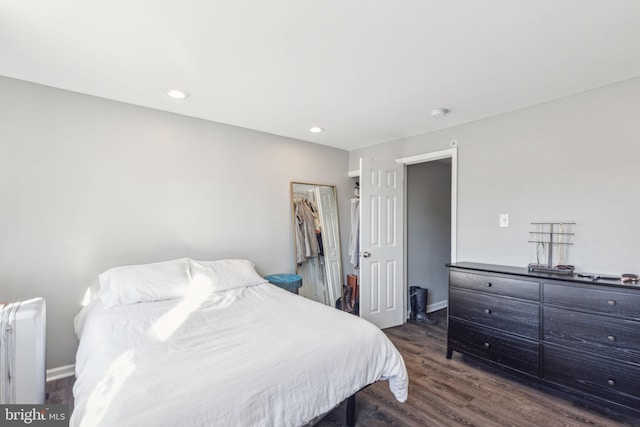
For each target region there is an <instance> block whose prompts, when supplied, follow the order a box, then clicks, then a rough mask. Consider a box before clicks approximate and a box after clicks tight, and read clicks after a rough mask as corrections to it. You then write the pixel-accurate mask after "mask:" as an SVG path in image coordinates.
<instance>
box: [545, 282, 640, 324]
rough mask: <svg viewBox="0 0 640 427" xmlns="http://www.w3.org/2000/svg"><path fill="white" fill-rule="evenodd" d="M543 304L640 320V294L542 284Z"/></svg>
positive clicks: (599, 288)
mask: <svg viewBox="0 0 640 427" xmlns="http://www.w3.org/2000/svg"><path fill="white" fill-rule="evenodd" d="M543 293H544V302H545V304H554V305H561V306H564V307H567V308H571V309H576V310H588V311H594V312H598V313H604V314H611V315H614V316H622V317H631V318H635V319H640V294H639V293H630V292H624V291H619V290H617V289H614V288H611V289H608V288H606V286H600V287H598V288H589V287H585V286H581V287H577V286H567V285H561V284H557V283H544V290H543Z"/></svg>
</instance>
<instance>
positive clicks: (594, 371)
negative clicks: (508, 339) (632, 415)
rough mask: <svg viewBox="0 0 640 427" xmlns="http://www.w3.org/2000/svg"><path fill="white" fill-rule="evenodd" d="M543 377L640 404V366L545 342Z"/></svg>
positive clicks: (623, 402) (633, 405)
mask: <svg viewBox="0 0 640 427" xmlns="http://www.w3.org/2000/svg"><path fill="white" fill-rule="evenodd" d="M543 352H544V362H543V366H544V373H543V376H544V379H545V380H546V381H549V382H552V383H555V384H558V385H561V386H565V387H569V388H572V389H574V390H578V391H582V392H585V393H588V394H591V395H594V396H598V397H600V398H602V399H605V400H609V401H612V402H616V403H618V404H620V405H624V406H627V407H630V408H637V407H638V405H640V366H638V365H633V364H630V363H624V362H616V361H613V360H607V359H602V358H596V357H592V356H590V355H588V354H586V353H583V352H581V351H573V350H565V349H561V348H558V347H555V346H553V345H551V344H545V345H544V350H543Z"/></svg>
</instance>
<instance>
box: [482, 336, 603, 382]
mask: <svg viewBox="0 0 640 427" xmlns="http://www.w3.org/2000/svg"><path fill="white" fill-rule="evenodd" d="M484 348H489V343H488V342H486V343H484ZM609 381H611V380H609Z"/></svg>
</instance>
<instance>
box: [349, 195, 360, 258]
mask: <svg viewBox="0 0 640 427" xmlns="http://www.w3.org/2000/svg"><path fill="white" fill-rule="evenodd" d="M349 260H350V261H351V264H352V265H353V267H354V268H356V269H357V268H358V265H359V264H360V199H357V198H354V199H351V235H350V236H349Z"/></svg>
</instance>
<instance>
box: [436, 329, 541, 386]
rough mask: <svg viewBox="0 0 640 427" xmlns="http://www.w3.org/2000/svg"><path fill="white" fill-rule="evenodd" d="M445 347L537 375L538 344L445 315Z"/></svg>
mask: <svg viewBox="0 0 640 427" xmlns="http://www.w3.org/2000/svg"><path fill="white" fill-rule="evenodd" d="M448 344H449V347H450V348H451V349H452V350H456V351H460V352H462V353H468V354H473V355H475V356H478V357H481V358H483V359H486V360H490V361H492V362H496V363H499V364H501V365H503V366H507V367H509V368H512V369H515V370H517V371H520V372H524V373H526V374H530V375H535V376H538V375H539V367H540V356H539V355H540V345H539V344H538V343H537V342H534V341H529V340H526V339H523V338H518V337H515V336H513V335H509V334H505V333H501V332H498V331H493V330H488V329H484V328H482V327H480V326H477V325H471V324H468V323H466V322H462V321H459V320H456V319H449V343H448Z"/></svg>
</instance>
